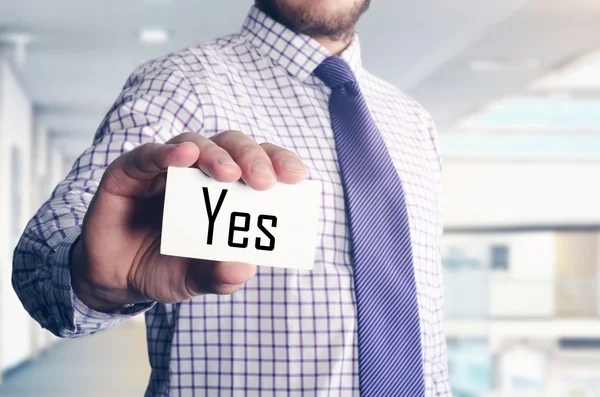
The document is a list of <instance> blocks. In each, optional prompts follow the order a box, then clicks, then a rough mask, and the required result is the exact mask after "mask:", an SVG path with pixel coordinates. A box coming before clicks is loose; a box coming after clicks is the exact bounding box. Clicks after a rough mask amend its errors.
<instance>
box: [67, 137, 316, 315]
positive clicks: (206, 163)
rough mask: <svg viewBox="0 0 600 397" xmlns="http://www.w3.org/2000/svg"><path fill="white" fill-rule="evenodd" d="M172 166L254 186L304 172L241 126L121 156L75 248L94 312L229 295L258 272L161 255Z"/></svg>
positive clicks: (85, 296)
mask: <svg viewBox="0 0 600 397" xmlns="http://www.w3.org/2000/svg"><path fill="white" fill-rule="evenodd" d="M169 166H175V167H192V166H197V167H198V168H200V169H201V170H202V171H204V172H205V173H207V174H208V175H210V176H211V177H213V178H214V179H216V180H218V181H222V182H233V181H236V180H238V179H240V177H241V178H242V179H243V180H244V182H246V184H248V185H249V186H250V187H252V188H254V189H256V190H266V189H269V188H271V187H273V186H274V185H275V182H276V181H277V180H279V181H281V182H284V183H298V182H301V181H302V180H304V179H305V177H306V169H305V168H304V165H303V164H302V162H301V161H300V159H299V158H298V156H296V155H295V154H294V153H292V152H290V151H289V150H286V149H282V148H280V147H278V146H275V145H273V144H270V143H263V144H260V145H259V144H257V143H256V142H255V141H254V140H252V139H251V138H249V137H247V136H245V135H244V134H242V133H241V132H238V131H227V132H223V133H221V134H218V135H216V136H213V137H211V138H210V139H208V138H204V137H202V136H200V135H198V134H194V133H185V134H181V135H179V136H177V137H175V138H173V139H171V140H170V141H169V142H167V143H166V144H159V143H148V144H145V145H143V146H140V147H138V148H136V149H134V150H132V151H131V152H128V153H125V154H123V155H122V156H120V157H119V158H118V159H116V160H115V161H114V162H113V163H112V164H111V165H110V166H109V167H108V168H107V170H106V172H105V173H104V176H103V178H102V180H101V182H100V186H99V187H98V190H97V192H96V195H95V196H94V198H93V200H92V202H91V203H90V206H89V209H88V211H87V213H86V216H85V218H84V221H83V226H82V232H81V238H80V239H79V242H78V243H77V244H76V246H75V247H74V249H73V253H72V258H71V263H72V265H71V275H72V285H73V289H74V291H75V293H76V295H77V296H78V298H79V299H80V300H82V301H83V302H84V303H85V304H87V305H88V306H89V307H91V308H92V309H95V310H98V311H105V312H109V311H112V310H115V309H118V308H120V307H121V306H123V305H125V304H131V303H140V302H147V301H158V302H163V303H171V302H181V301H185V300H188V299H191V298H193V297H194V296H196V295H200V294H207V293H212V294H232V293H234V292H235V291H237V290H238V289H240V288H241V287H242V286H243V285H244V283H245V282H247V281H248V280H250V279H251V278H252V277H253V276H254V274H255V273H256V268H255V267H254V266H253V265H250V264H247V263H237V262H212V261H202V260H196V259H187V258H178V257H170V256H164V255H161V254H160V238H161V222H162V210H163V203H164V191H165V182H166V171H167V168H168V167H169ZM201 204H202V203H199V204H198V205H201Z"/></svg>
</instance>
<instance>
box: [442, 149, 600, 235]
mask: <svg viewBox="0 0 600 397" xmlns="http://www.w3.org/2000/svg"><path fill="white" fill-rule="evenodd" d="M598 175H600V159H599V160H581V159H576V158H569V159H548V160H544V159H531V160H522V159H511V158H506V159H502V158H499V159H457V158H446V159H445V162H444V176H443V185H444V201H445V208H446V210H445V214H446V216H445V221H446V227H447V228H453V227H469V226H474V227H492V226H493V227H500V226H515V225H517V226H528V225H557V224H568V225H589V224H595V225H598V224H600V205H598V203H600V189H597V188H595V187H594V186H593V185H592V184H591V181H595V180H597V178H598Z"/></svg>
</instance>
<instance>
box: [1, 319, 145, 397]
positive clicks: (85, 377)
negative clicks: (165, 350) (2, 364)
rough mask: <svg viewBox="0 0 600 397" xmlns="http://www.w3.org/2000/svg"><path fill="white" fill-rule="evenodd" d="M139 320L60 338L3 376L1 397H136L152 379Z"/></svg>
mask: <svg viewBox="0 0 600 397" xmlns="http://www.w3.org/2000/svg"><path fill="white" fill-rule="evenodd" d="M147 357H148V356H147V350H146V335H145V331H144V325H143V323H142V322H133V321H131V322H128V323H124V324H121V325H119V326H117V327H115V328H113V329H111V330H108V331H104V332H101V333H99V334H97V335H94V336H91V337H87V338H81V339H76V340H61V341H59V342H58V343H57V344H55V345H54V346H53V347H51V348H50V349H49V350H47V351H46V352H44V353H43V354H41V355H40V356H39V357H38V358H37V359H35V360H33V361H31V362H28V363H26V364H24V365H22V366H20V367H18V368H16V369H13V370H11V371H9V372H8V373H7V374H5V376H4V378H3V379H2V384H0V397H82V396H85V397H108V396H110V397H140V396H143V394H144V390H145V389H146V384H147V382H148V378H149V375H150V367H149V365H148V358H147Z"/></svg>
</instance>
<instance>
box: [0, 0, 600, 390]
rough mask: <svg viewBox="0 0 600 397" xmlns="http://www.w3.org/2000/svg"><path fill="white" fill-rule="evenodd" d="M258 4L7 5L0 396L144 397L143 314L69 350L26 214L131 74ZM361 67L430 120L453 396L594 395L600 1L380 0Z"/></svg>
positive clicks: (1, 64)
mask: <svg viewBox="0 0 600 397" xmlns="http://www.w3.org/2000/svg"><path fill="white" fill-rule="evenodd" d="M250 3H251V0H224V1H209V0H146V1H144V0H127V1H124V0H103V1H95V2H92V1H80V0H47V1H39V0H0V220H1V222H0V371H1V372H2V374H3V378H2V382H1V384H0V396H82V395H85V396H109V395H110V396H139V395H142V393H143V390H144V388H145V385H146V382H147V379H148V373H149V368H148V363H147V358H146V352H145V341H144V338H145V332H144V328H143V319H141V318H140V319H137V320H134V321H130V322H129V323H125V324H123V325H122V326H120V327H117V328H115V329H113V330H110V331H107V332H104V333H101V334H100V335H97V336H94V337H90V338H86V339H81V340H76V341H57V340H56V339H55V338H53V337H52V336H50V335H49V334H48V333H46V332H45V331H43V330H41V329H40V327H39V326H37V325H36V324H34V323H33V321H32V320H30V319H29V317H28V315H27V314H26V313H25V311H24V310H23V309H22V307H21V304H20V303H19V301H18V299H17V298H16V296H15V294H14V292H13V291H12V288H11V285H10V272H11V257H12V249H13V247H14V245H15V244H16V241H17V238H18V237H19V235H20V233H21V231H22V229H23V227H24V225H25V223H26V222H27V220H28V219H29V218H30V217H31V215H32V214H33V212H34V211H35V210H36V209H37V208H38V206H39V205H40V204H41V203H42V202H43V201H44V200H45V199H46V198H47V197H48V195H49V194H50V192H51V190H52V188H53V186H54V185H55V184H56V183H57V182H58V181H59V180H60V179H61V178H62V177H63V176H64V175H65V174H66V172H67V170H68V169H69V167H70V165H71V164H72V162H73V160H74V159H75V158H76V156H77V155H78V154H79V153H80V152H81V151H82V150H83V149H84V148H85V147H86V146H87V145H88V144H89V143H90V142H91V139H92V136H93V134H94V132H95V129H96V127H97V126H98V124H99V123H100V121H101V119H102V117H103V116H104V114H105V112H106V111H107V110H108V108H109V107H110V105H111V104H112V102H113V101H114V100H115V98H116V96H117V95H118V94H119V91H120V88H121V86H122V84H123V83H124V81H125V79H126V78H127V76H128V74H129V73H130V72H131V71H132V70H133V68H134V67H135V66H136V65H138V64H140V63H142V62H143V61H145V60H147V59H149V58H153V57H156V56H160V55H162V54H165V53H167V52H169V51H171V50H176V49H179V48H182V47H185V46H188V45H192V44H194V43H198V42H202V41H207V40H209V39H211V38H214V37H216V36H219V35H223V34H227V33H229V32H233V31H237V30H238V29H239V27H240V26H241V23H242V21H243V19H244V17H245V14H246V12H247V10H248V8H249V6H250ZM359 30H360V33H361V35H362V45H363V55H364V63H365V64H366V66H367V67H368V68H370V69H371V70H372V71H374V72H376V73H378V74H379V75H381V76H383V77H385V78H386V79H388V80H390V81H392V82H394V83H395V84H396V85H397V86H398V87H400V88H401V89H402V90H404V91H405V92H407V93H409V94H410V95H412V96H414V97H415V98H417V99H418V100H419V101H421V102H422V103H423V104H424V105H425V106H426V107H427V108H428V109H429V110H430V111H431V112H432V113H433V115H434V117H435V119H436V120H437V123H438V127H439V140H440V146H441V149H442V154H443V156H444V159H445V172H444V189H445V213H446V236H445V238H444V244H443V255H444V268H445V285H446V287H445V288H446V301H447V326H446V328H447V335H448V345H449V365H450V371H451V376H452V384H453V389H454V393H455V396H456V397H479V396H510V397H515V396H527V397H534V396H560V397H600V283H599V279H600V186H597V184H599V183H600V0H529V1H526V0H496V1H478V0H452V1H447V0H419V1H414V0H412V1H409V0H375V1H373V4H372V8H371V10H370V11H369V13H367V14H366V15H365V16H364V18H363V20H362V21H361V23H360V26H359Z"/></svg>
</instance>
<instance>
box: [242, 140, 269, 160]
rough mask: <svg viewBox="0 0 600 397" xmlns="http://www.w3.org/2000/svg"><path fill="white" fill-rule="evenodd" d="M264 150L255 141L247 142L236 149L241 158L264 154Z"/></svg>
mask: <svg viewBox="0 0 600 397" xmlns="http://www.w3.org/2000/svg"><path fill="white" fill-rule="evenodd" d="M264 154H265V152H264V150H263V149H262V148H261V147H260V146H258V145H257V144H256V143H247V144H244V145H242V146H241V147H240V148H239V149H238V156H239V157H240V158H241V159H248V158H253V157H257V156H262V155H264Z"/></svg>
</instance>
